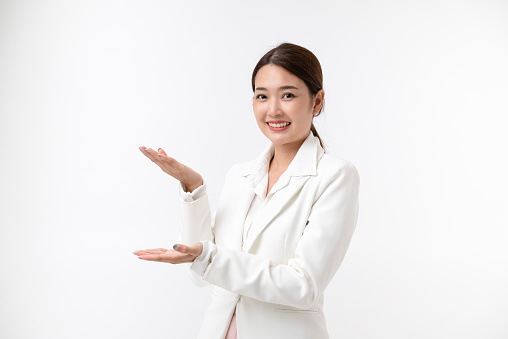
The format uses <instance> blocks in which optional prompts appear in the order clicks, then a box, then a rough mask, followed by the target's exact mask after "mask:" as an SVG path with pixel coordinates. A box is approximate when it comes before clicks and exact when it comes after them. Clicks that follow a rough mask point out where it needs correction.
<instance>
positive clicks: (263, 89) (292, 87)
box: [256, 86, 298, 91]
mask: <svg viewBox="0 0 508 339" xmlns="http://www.w3.org/2000/svg"><path fill="white" fill-rule="evenodd" d="M285 89H296V90H297V89H298V87H295V86H281V87H279V90H285ZM256 91H267V89H266V88H264V87H256Z"/></svg>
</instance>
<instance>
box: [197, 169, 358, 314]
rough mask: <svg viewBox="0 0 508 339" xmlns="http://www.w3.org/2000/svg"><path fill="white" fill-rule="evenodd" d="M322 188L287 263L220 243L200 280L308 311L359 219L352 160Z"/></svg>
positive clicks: (344, 252)
mask: <svg viewBox="0 0 508 339" xmlns="http://www.w3.org/2000/svg"><path fill="white" fill-rule="evenodd" d="M322 187H323V188H322V189H321V190H320V191H319V192H318V194H317V197H316V199H315V200H314V205H313V206H312V209H311V212H310V214H309V217H308V221H307V226H306V228H305V231H304V233H303V235H302V237H301V238H300V241H299V243H298V245H297V247H296V251H295V256H294V258H292V259H289V261H288V263H287V265H277V266H271V265H270V261H269V260H267V259H264V258H261V257H260V256H257V255H254V254H251V253H246V252H241V251H235V250H231V249H228V248H224V247H221V246H217V248H216V252H215V254H214V256H213V258H212V260H211V262H210V264H209V265H208V267H207V268H206V270H205V271H204V273H203V275H202V278H203V280H204V281H207V282H209V283H211V284H213V285H216V286H219V287H222V288H224V289H226V290H229V291H231V292H235V293H238V294H241V295H244V296H247V297H250V298H254V299H257V300H260V301H263V302H268V303H276V304H282V305H288V306H292V307H297V308H302V309H308V308H311V307H312V305H313V304H314V303H315V302H316V301H317V299H318V298H319V297H320V295H321V294H322V293H323V291H324V289H325V288H326V287H327V285H328V283H329V282H330V280H331V279H332V277H333V276H334V275H335V273H336V271H337V270H338V268H339V266H340V264H341V262H342V260H343V258H344V256H345V254H346V251H347V248H348V246H349V243H350V241H351V238H352V235H353V232H354V229H355V226H356V221H357V217H358V192H359V175H358V172H357V170H356V168H355V167H354V166H353V165H352V164H350V163H348V164H347V165H345V166H342V167H341V168H340V169H339V170H337V171H336V173H335V174H334V175H333V176H331V177H330V178H329V179H328V180H326V182H323V185H322Z"/></svg>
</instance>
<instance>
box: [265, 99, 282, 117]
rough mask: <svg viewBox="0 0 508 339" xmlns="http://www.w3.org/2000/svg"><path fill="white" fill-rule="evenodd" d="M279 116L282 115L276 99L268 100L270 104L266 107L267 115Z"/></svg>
mask: <svg viewBox="0 0 508 339" xmlns="http://www.w3.org/2000/svg"><path fill="white" fill-rule="evenodd" d="M281 114H283V112H282V109H281V107H280V103H279V100H277V99H272V100H270V103H269V105H268V115H273V116H276V115H281Z"/></svg>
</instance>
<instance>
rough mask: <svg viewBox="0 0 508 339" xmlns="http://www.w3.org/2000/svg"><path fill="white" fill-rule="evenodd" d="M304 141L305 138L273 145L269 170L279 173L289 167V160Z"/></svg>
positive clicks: (291, 159)
mask: <svg viewBox="0 0 508 339" xmlns="http://www.w3.org/2000/svg"><path fill="white" fill-rule="evenodd" d="M304 141H305V139H303V140H301V141H299V142H297V143H292V144H289V145H280V146H275V147H274V150H273V158H272V161H271V162H270V170H275V171H277V172H281V173H282V172H284V171H285V170H286V169H287V168H288V167H289V164H291V161H293V159H294V158H295V156H296V153H298V150H299V149H300V146H302V144H303V142H304Z"/></svg>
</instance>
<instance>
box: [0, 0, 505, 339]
mask: <svg viewBox="0 0 508 339" xmlns="http://www.w3.org/2000/svg"><path fill="white" fill-rule="evenodd" d="M284 41H289V42H293V43H296V44H300V45H303V46H305V47H307V48H309V49H310V50H311V51H313V52H314V53H315V54H316V55H317V57H318V58H319V59H320V61H321V63H322V66H323V70H324V76H325V91H326V107H325V112H324V114H322V115H321V116H320V117H319V118H317V119H316V125H317V128H318V131H319V132H320V133H321V135H322V137H323V139H324V141H325V143H326V145H327V150H328V152H329V153H332V154H336V155H339V156H342V157H344V158H346V159H349V160H351V161H352V162H353V163H355V164H356V165H357V167H358V169H359V171H360V175H361V180H362V182H361V212H360V218H359V221H358V226H357V231H356V233H355V236H354V238H353V241H352V243H351V246H350V250H349V252H348V254H347V256H346V259H345V261H344V263H343V265H342V267H341V268H340V269H339V272H338V273H337V275H336V276H335V278H334V280H333V281H332V283H331V284H330V286H329V287H328V289H327V291H326V303H325V312H326V316H327V319H328V326H329V331H330V335H331V337H332V338H348V339H349V338H351V339H353V338H359V339H370V338H373V339H374V338H375V339H384V338H386V339H399V338H400V339H408V338H410V339H420V338H421V339H428V338H447V339H448V338H457V339H468V338H471V339H472V338H481V339H485V338H488V339H505V338H508V325H507V324H508V323H507V319H508V289H507V286H508V249H507V240H508V229H507V227H508V217H507V212H506V211H507V202H508V201H507V191H508V181H507V179H506V174H507V173H508V164H507V146H506V145H508V136H507V133H506V129H507V126H508V124H507V123H506V120H505V117H506V116H507V114H508V61H507V60H508V2H506V1H494V0H477V1H471V0H461V1H458V0H457V1H453V0H440V1H437V0H431V1H406V0H404V1H403V0H400V1H395V0H389V1H375V0H355V1H353V0H348V1H312V2H311V1H289V0H288V1H266V0H261V1H249V2H247V1H246V2H242V1H169V0H165V1H162V0H161V1H111V0H107V1H104V0H101V1H64V0H58V1H57V0H48V1H17V0H9V1H6V0H2V1H1V2H0V113H1V115H0V142H1V145H0V146H1V147H0V156H1V158H0V159H1V167H0V171H1V177H0V184H1V186H0V187H1V191H0V227H1V228H0V265H1V266H0V267H1V271H0V319H1V326H0V337H1V338H6V339H17V338H23V339H25V338H27V339H29V338H48V339H49V338H51V339H59V338H65V339H67V338H125V339H127V338H141V337H154V336H157V337H158V338H176V337H179V338H194V337H195V336H196V334H197V332H198V328H199V323H200V322H201V319H202V316H203V313H204V310H205V308H206V306H207V305H208V302H209V297H208V295H209V292H210V290H209V288H202V289H200V288H197V287H195V286H194V285H192V284H191V283H190V280H189V278H188V276H187V275H186V270H185V267H183V266H170V265H166V264H160V263H150V262H142V261H140V260H138V259H137V258H136V257H135V256H134V255H132V251H134V250H136V249H143V248H153V247H160V246H164V247H170V246H172V245H173V244H174V243H175V242H177V241H178V234H177V227H178V223H179V216H178V210H177V195H176V189H177V183H176V182H175V181H174V180H172V179H171V178H170V177H168V176H167V175H165V174H164V173H163V172H162V171H160V170H159V169H158V168H157V167H156V166H155V165H153V164H152V163H151V162H150V161H149V160H148V159H146V158H145V157H144V156H143V155H142V154H141V153H140V152H139V150H138V146H141V145H146V146H150V147H153V148H158V147H163V148H164V149H165V150H166V151H167V152H168V153H169V154H171V155H173V156H174V157H176V158H177V159H178V160H180V161H182V162H184V163H186V164H188V165H190V166H191V167H193V168H195V169H196V170H197V171H199V172H201V173H202V174H203V176H204V177H205V179H206V180H207V182H208V183H209V193H210V196H211V201H212V207H214V206H216V203H217V199H218V197H219V194H220V189H221V186H222V183H223V180H224V177H225V173H226V171H227V169H228V168H229V167H230V166H231V165H232V164H233V163H236V162H240V161H244V160H248V159H251V158H254V157H256V156H257V155H258V154H259V152H260V151H261V150H262V149H263V148H264V147H265V145H266V144H267V140H266V139H265V138H264V136H263V135H262V134H261V133H260V132H259V131H258V129H257V125H256V123H255V121H254V118H253V114H252V107H251V104H252V92H251V89H250V75H251V72H252V69H253V67H254V65H255V64H256V62H257V60H258V59H259V58H260V57H261V56H262V55H263V54H264V53H265V52H266V51H268V50H269V49H270V48H272V47H274V46H275V45H277V44H278V43H280V42H284Z"/></svg>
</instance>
